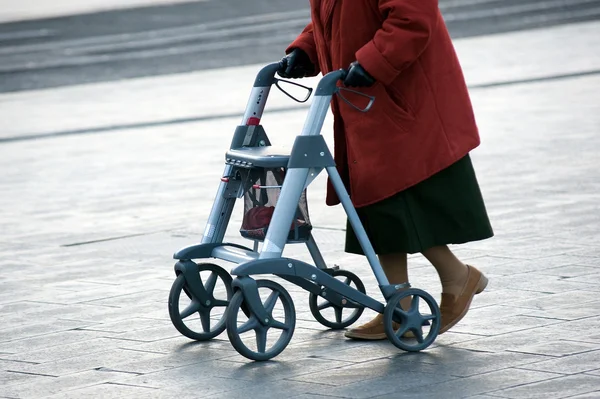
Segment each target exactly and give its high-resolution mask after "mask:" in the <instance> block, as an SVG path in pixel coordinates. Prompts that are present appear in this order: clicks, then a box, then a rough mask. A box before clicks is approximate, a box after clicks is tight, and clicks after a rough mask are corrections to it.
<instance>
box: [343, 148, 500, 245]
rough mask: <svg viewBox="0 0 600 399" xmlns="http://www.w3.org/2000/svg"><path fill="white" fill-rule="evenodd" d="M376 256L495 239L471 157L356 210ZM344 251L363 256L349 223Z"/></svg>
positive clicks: (466, 157)
mask: <svg viewBox="0 0 600 399" xmlns="http://www.w3.org/2000/svg"><path fill="white" fill-rule="evenodd" d="M356 211H357V213H358V216H359V218H360V220H361V221H362V224H363V226H364V228H365V230H366V232H367V236H368V237H369V240H370V241H371V244H372V245H373V248H374V249H375V252H376V253H377V254H381V255H383V254H390V253H409V254H414V253H419V252H423V251H425V250H427V249H428V248H431V247H435V246H439V245H449V244H462V243H466V242H470V241H477V240H483V239H486V238H490V237H492V236H493V235H494V233H493V230H492V226H491V224H490V221H489V218H488V215H487V211H486V209H485V204H484V202H483V198H482V195H481V191H480V189H479V184H478V183H477V178H476V176H475V170H474V169H473V164H472V163H471V158H470V157H469V155H467V156H465V157H464V158H462V159H461V160H459V161H457V162H456V163H454V164H453V165H451V166H449V167H448V168H446V169H444V170H442V171H441V172H439V173H437V174H435V175H433V176H432V177H430V178H428V179H426V180H424V181H422V182H421V183H419V184H417V185H415V186H412V187H410V188H408V189H406V190H404V191H402V192H400V193H398V194H396V195H394V196H392V197H390V198H387V199H385V200H383V201H380V202H377V203H375V204H372V205H368V206H365V207H361V208H357V209H356ZM345 251H346V252H349V253H354V254H359V255H364V253H363V251H362V248H361V246H360V243H359V242H358V239H357V237H356V235H355V233H354V230H353V229H352V226H350V223H349V222H347V228H346V246H345Z"/></svg>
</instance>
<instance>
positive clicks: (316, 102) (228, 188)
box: [174, 63, 410, 320]
mask: <svg viewBox="0 0 600 399" xmlns="http://www.w3.org/2000/svg"><path fill="white" fill-rule="evenodd" d="M279 68H280V64H279V63H275V64H270V65H268V66H266V67H265V68H263V69H262V70H261V71H260V72H259V74H258V76H257V78H256V80H255V82H254V87H253V88H252V93H251V95H250V98H249V100H248V104H247V107H246V111H245V113H244V117H243V120H242V125H241V126H238V129H237V130H236V134H235V135H234V139H233V140H232V145H231V149H230V151H229V152H228V153H227V156H226V163H227V164H226V166H225V170H224V174H223V176H224V177H230V176H231V175H232V174H233V173H234V172H235V171H236V170H237V169H236V168H238V169H239V168H252V167H256V166H260V165H261V164H265V165H266V164H269V165H271V164H276V165H277V166H284V167H287V173H286V177H285V179H284V181H283V184H282V187H281V193H280V196H279V199H278V202H277V206H276V207H275V210H274V213H273V216H272V219H271V222H270V224H269V229H268V231H267V234H266V237H265V239H264V242H263V245H262V248H261V250H260V251H257V246H256V245H255V247H254V250H253V249H250V248H246V247H243V246H240V245H235V244H229V243H223V237H224V235H225V231H226V228H227V225H228V223H229V220H230V217H231V212H232V210H233V207H234V205H235V201H236V199H237V198H241V197H242V196H243V194H244V185H243V184H239V181H238V182H237V183H234V182H231V181H223V182H222V183H221V184H220V185H219V188H218V190H217V195H216V197H215V201H214V204H213V207H212V210H211V213H210V216H209V218H208V221H207V224H206V228H205V230H204V235H203V237H202V242H201V244H199V245H194V246H191V247H187V248H184V249H182V250H180V251H179V252H177V253H175V254H174V258H175V259H179V260H190V259H197V258H208V257H212V258H218V259H222V260H225V261H229V262H233V263H236V264H237V266H236V267H234V268H233V270H231V274H232V275H234V276H238V277H237V278H236V279H234V287H236V288H238V289H242V290H243V291H244V295H245V298H246V300H247V301H248V305H249V306H250V308H252V310H253V311H254V313H255V314H257V315H260V314H263V313H264V309H262V303H261V302H260V299H257V294H256V293H254V292H251V291H253V287H255V284H253V283H252V282H251V281H250V280H252V279H251V278H249V276H251V275H255V274H273V275H277V276H280V277H282V278H285V279H286V280H288V281H291V282H292V283H294V284H297V285H299V286H301V287H302V288H304V289H306V290H308V291H310V292H312V293H315V294H319V293H320V292H322V287H327V288H329V289H330V290H331V291H334V292H336V293H337V294H338V295H340V296H343V297H346V298H348V299H349V301H351V303H354V304H355V305H357V306H358V305H360V306H365V307H368V308H370V309H373V310H375V311H377V312H379V313H383V311H384V307H385V305H384V304H382V303H380V302H378V301H376V300H374V299H372V298H370V297H369V296H367V295H365V294H362V293H361V292H359V291H358V290H356V289H354V288H352V287H350V286H348V285H346V284H344V283H342V282H340V281H339V280H337V279H335V278H333V277H332V276H331V275H330V274H329V273H327V271H328V270H331V269H328V268H327V266H326V264H325V261H324V259H323V256H322V255H321V253H320V251H319V248H318V246H317V244H316V242H315V240H314V239H313V237H312V235H311V236H310V237H309V240H308V241H307V242H306V245H307V248H308V250H309V252H310V254H311V257H312V258H313V260H314V262H315V265H316V267H315V266H313V265H309V264H307V263H304V262H300V261H297V260H293V259H288V258H282V253H283V249H284V247H285V245H286V244H287V239H288V233H289V226H290V225H291V224H292V219H293V217H294V214H295V210H296V207H297V205H298V202H299V200H300V197H301V195H302V192H303V190H304V189H305V188H306V187H308V185H310V184H311V183H312V181H313V180H314V179H315V178H316V177H317V176H318V175H319V174H320V173H321V171H323V170H324V169H325V170H326V172H327V174H328V175H329V178H330V180H331V183H332V184H333V187H334V189H335V191H336V193H337V195H338V197H339V199H340V201H341V204H342V206H343V207H344V210H345V212H346V214H347V216H348V219H349V221H350V224H351V225H352V227H353V229H354V231H355V233H356V236H357V238H358V240H359V243H360V245H361V247H362V249H363V251H364V253H365V255H366V257H367V259H368V261H369V265H370V266H371V269H372V271H373V273H374V275H375V278H376V279H377V282H378V284H379V287H380V289H381V292H382V294H383V296H384V298H385V299H386V300H387V299H389V298H390V297H391V296H393V295H394V294H395V293H396V292H397V291H398V290H399V289H401V288H407V287H410V285H409V284H408V283H406V284H399V285H390V284H389V282H388V279H387V277H386V276H385V274H384V272H383V269H382V267H381V264H380V263H379V260H378V258H377V256H376V254H375V251H374V249H373V246H372V245H371V243H370V241H369V239H368V237H367V234H366V232H365V229H364V227H363V225H362V223H361V221H360V219H359V217H358V214H357V213H356V210H355V208H354V206H353V205H352V201H351V199H350V196H349V195H348V192H347V191H346V188H345V186H344V184H343V182H342V179H341V177H340V175H339V172H338V171H337V169H336V167H335V161H334V159H333V157H332V155H331V153H330V151H329V149H328V147H327V144H326V143H325V140H324V139H323V136H322V135H321V129H322V127H323V123H324V120H325V117H326V116H327V112H328V111H329V106H330V102H331V98H332V96H333V95H334V94H335V93H337V91H338V86H337V84H338V82H339V81H340V79H343V78H344V76H345V74H346V71H344V70H339V71H334V72H331V73H328V74H327V75H325V76H324V77H323V78H322V79H321V81H320V82H319V84H318V86H317V89H316V91H315V97H314V98H313V102H312V104H311V106H310V109H309V112H308V115H307V118H306V121H305V124H304V127H303V129H302V132H301V134H300V135H299V136H297V137H296V141H295V143H294V145H293V148H292V151H291V154H289V156H280V157H277V156H274V155H269V156H266V155H265V154H267V153H269V151H271V149H266V148H261V147H263V146H268V145H270V143H269V142H268V138H267V137H266V134H265V133H264V130H262V128H260V127H259V126H255V125H256V124H257V121H260V119H261V118H262V114H263V111H264V107H265V104H266V100H267V97H268V94H269V91H270V89H271V86H272V84H273V83H274V82H275V81H276V79H275V73H276V72H277V70H278V69H279ZM243 143H245V144H246V145H245V146H244V148H240V147H242V144H243ZM282 163H283V164H282ZM331 291H328V292H331ZM329 298H330V297H329V296H328V299H329ZM261 319H262V318H259V320H261Z"/></svg>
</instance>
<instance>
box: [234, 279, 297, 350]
mask: <svg viewBox="0 0 600 399" xmlns="http://www.w3.org/2000/svg"><path fill="white" fill-rule="evenodd" d="M256 284H257V286H258V293H259V296H260V299H261V302H262V304H263V306H264V307H265V310H266V311H267V314H268V316H267V317H268V319H267V320H265V321H264V322H265V324H263V323H261V322H260V321H259V320H258V318H257V316H256V315H255V314H254V313H253V312H252V310H249V311H248V315H247V314H246V312H245V311H244V310H243V307H245V306H244V305H245V303H244V294H243V292H242V291H241V290H239V291H237V292H236V293H235V294H234V295H233V298H232V299H231V302H230V304H229V308H228V309H227V335H228V336H229V341H230V342H231V344H232V345H233V347H234V348H235V349H236V350H237V351H238V353H239V354H240V355H242V356H244V357H246V358H248V359H251V360H257V361H264V360H269V359H272V358H273V357H275V356H277V355H279V354H280V353H281V352H282V351H283V350H284V349H285V347H286V346H287V345H288V343H289V342H290V340H291V339H292V335H293V334H294V328H295V326H296V310H295V309H294V302H293V301H292V297H291V296H290V294H289V293H288V292H287V291H286V290H285V288H283V287H282V286H281V285H279V284H277V283H276V282H274V281H270V280H257V281H256ZM248 308H249V307H248Z"/></svg>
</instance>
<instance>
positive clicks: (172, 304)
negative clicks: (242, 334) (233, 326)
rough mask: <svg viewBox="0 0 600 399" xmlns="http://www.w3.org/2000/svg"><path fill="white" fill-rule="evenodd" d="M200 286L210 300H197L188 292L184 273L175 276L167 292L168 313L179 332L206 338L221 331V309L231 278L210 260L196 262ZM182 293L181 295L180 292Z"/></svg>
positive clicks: (226, 300) (224, 306)
mask: <svg viewBox="0 0 600 399" xmlns="http://www.w3.org/2000/svg"><path fill="white" fill-rule="evenodd" d="M197 266H198V273H200V281H201V283H202V287H199V288H200V289H204V290H206V293H207V295H208V298H209V301H210V303H209V304H208V305H207V304H206V303H200V300H199V299H198V298H195V297H194V295H193V294H192V293H191V291H190V289H189V287H188V285H187V284H188V283H187V282H186V280H185V276H184V275H183V274H180V275H179V276H177V278H176V279H175V282H174V283H173V286H172V287H171V292H170V293H169V316H170V317H171V321H172V322H173V325H174V326H175V328H176V329H177V331H179V332H180V333H181V334H183V335H185V336H186V337H188V338H191V339H195V340H197V341H208V340H210V339H212V338H214V337H216V336H217V335H219V334H221V333H222V332H223V331H225V328H226V326H225V310H226V309H227V306H228V305H229V300H230V299H231V297H232V296H233V289H232V287H231V282H232V278H231V276H230V275H229V273H227V271H226V270H225V269H223V268H222V267H220V266H217V265H215V264H211V263H201V264H198V265H197ZM182 292H183V293H185V295H181V293H182Z"/></svg>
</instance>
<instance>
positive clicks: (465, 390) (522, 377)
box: [403, 368, 560, 399]
mask: <svg viewBox="0 0 600 399" xmlns="http://www.w3.org/2000/svg"><path fill="white" fill-rule="evenodd" d="M557 377H560V375H559V374H554V373H543V372H530V371H526V370H519V369H515V368H507V369H503V370H498V371H494V372H491V373H483V374H478V375H475V376H471V377H466V378H460V379H453V380H450V381H445V382H442V383H439V384H435V385H429V386H427V387H426V389H409V390H407V391H405V392H403V395H405V396H406V397H409V398H415V399H423V398H443V397H446V398H468V397H471V396H475V395H479V394H485V393H492V394H493V393H494V392H495V391H497V390H501V389H505V388H510V387H514V386H517V385H522V384H529V383H533V382H538V381H544V380H548V379H552V378H557Z"/></svg>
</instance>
